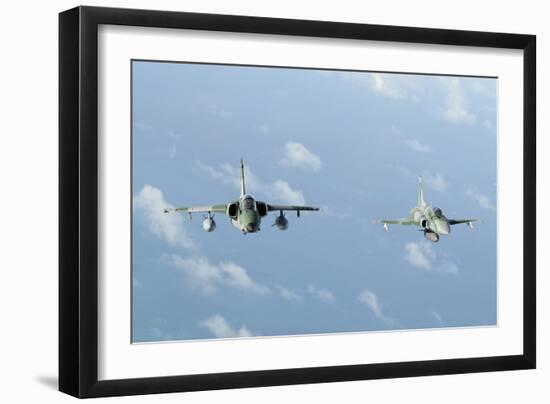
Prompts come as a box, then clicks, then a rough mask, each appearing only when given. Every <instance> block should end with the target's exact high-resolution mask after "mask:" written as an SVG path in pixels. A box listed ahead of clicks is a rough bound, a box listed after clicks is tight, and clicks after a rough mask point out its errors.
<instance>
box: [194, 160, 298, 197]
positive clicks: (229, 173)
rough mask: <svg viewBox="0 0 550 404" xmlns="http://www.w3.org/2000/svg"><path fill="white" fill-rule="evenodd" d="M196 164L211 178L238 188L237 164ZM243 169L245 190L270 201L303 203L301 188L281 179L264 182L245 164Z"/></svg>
mask: <svg viewBox="0 0 550 404" xmlns="http://www.w3.org/2000/svg"><path fill="white" fill-rule="evenodd" d="M196 165H197V167H198V168H199V169H200V170H202V171H204V172H206V173H208V174H209V175H210V177H211V178H213V179H215V180H217V181H220V182H222V183H224V184H226V185H230V186H232V187H234V188H235V189H240V168H239V166H237V165H235V166H233V165H231V164H227V163H225V164H220V165H219V166H218V167H212V166H209V165H207V164H204V163H201V162H197V163H196ZM244 169H245V182H246V190H247V192H251V193H254V194H255V193H260V194H263V196H265V197H267V198H269V199H270V202H280V203H287V204H291V205H303V204H305V198H304V194H303V191H302V190H300V189H293V188H292V187H291V186H290V185H289V183H288V182H286V181H283V180H276V181H274V182H272V183H264V182H262V181H261V180H260V179H259V178H258V177H257V176H256V175H255V174H254V173H253V172H252V171H251V170H250V169H249V168H248V166H246V165H245V168H244Z"/></svg>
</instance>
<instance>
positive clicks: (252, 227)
mask: <svg viewBox="0 0 550 404" xmlns="http://www.w3.org/2000/svg"><path fill="white" fill-rule="evenodd" d="M246 230H247V231H248V232H249V233H253V232H255V231H256V226H255V224H254V223H249V224H247V225H246Z"/></svg>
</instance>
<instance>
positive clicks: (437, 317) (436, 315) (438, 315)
mask: <svg viewBox="0 0 550 404" xmlns="http://www.w3.org/2000/svg"><path fill="white" fill-rule="evenodd" d="M431 314H432V316H433V317H434V318H435V319H436V320H437V323H438V324H439V325H441V326H443V325H445V322H444V321H443V318H442V317H441V314H439V313H438V312H437V311H435V310H432V312H431Z"/></svg>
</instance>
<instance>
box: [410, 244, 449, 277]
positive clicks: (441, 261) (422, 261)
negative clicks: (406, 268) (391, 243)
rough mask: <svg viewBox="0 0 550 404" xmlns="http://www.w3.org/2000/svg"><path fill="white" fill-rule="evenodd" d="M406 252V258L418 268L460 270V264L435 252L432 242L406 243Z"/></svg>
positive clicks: (437, 270) (440, 270) (444, 270)
mask: <svg viewBox="0 0 550 404" xmlns="http://www.w3.org/2000/svg"><path fill="white" fill-rule="evenodd" d="M405 252H406V254H405V260H406V261H407V262H409V263H410V264H411V265H412V266H414V267H416V268H420V269H425V270H427V271H434V272H445V273H453V274H457V273H458V271H459V268H458V265H456V264H455V263H454V262H452V261H450V260H449V259H447V258H446V257H445V256H442V255H441V254H438V253H436V252H435V250H434V248H433V246H432V243H431V242H427V241H422V242H420V243H415V242H409V243H406V244H405Z"/></svg>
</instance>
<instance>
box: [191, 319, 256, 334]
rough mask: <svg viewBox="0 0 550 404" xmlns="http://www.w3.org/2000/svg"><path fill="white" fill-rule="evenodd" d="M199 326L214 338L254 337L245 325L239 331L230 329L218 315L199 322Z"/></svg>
mask: <svg viewBox="0 0 550 404" xmlns="http://www.w3.org/2000/svg"><path fill="white" fill-rule="evenodd" d="M200 326H201V327H204V328H206V329H208V331H210V332H211V333H212V334H213V335H214V336H215V337H216V338H236V337H251V336H253V335H254V334H253V333H252V332H250V330H249V329H248V328H246V326H245V325H242V326H241V328H239V329H235V328H233V327H231V325H230V324H229V323H228V322H227V320H226V319H225V318H223V317H222V316H221V315H219V314H213V315H211V316H210V317H208V318H207V319H206V320H203V321H201V322H200Z"/></svg>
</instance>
